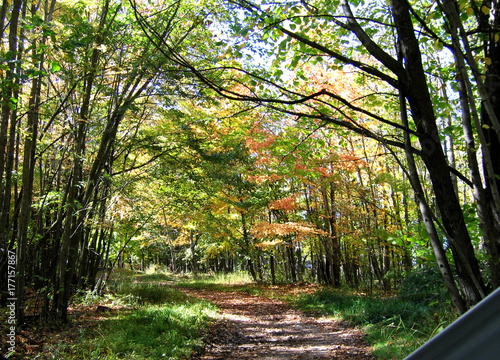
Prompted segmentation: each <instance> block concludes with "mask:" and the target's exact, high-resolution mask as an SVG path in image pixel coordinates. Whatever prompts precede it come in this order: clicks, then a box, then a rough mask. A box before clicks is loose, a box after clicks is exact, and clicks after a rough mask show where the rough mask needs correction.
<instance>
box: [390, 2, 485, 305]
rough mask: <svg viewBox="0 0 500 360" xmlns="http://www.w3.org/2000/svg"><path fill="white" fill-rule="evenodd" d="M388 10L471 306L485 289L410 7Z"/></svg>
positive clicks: (405, 88)
mask: <svg viewBox="0 0 500 360" xmlns="http://www.w3.org/2000/svg"><path fill="white" fill-rule="evenodd" d="M391 6H392V13H393V16H394V23H395V25H396V28H397V32H398V37H399V41H400V48H401V56H402V60H403V64H404V66H405V71H404V72H402V73H400V74H398V75H399V80H400V88H401V90H402V91H404V94H405V96H406V98H407V99H408V102H409V104H410V107H411V110H412V116H413V119H414V121H415V125H416V128H417V132H418V134H419V142H420V145H421V147H422V153H421V154H422V155H421V156H422V160H423V161H424V164H425V166H426V168H427V170H428V171H429V176H430V178H431V182H432V186H433V190H434V194H435V197H436V202H437V206H438V208H439V212H440V215H441V218H442V221H443V225H444V228H445V229H446V233H447V235H448V239H447V240H448V242H449V243H450V246H451V249H452V253H453V257H454V260H455V265H456V268H457V275H458V277H459V280H460V284H461V288H462V292H463V293H464V294H465V295H466V302H467V304H468V306H472V305H474V304H476V303H477V302H479V301H480V300H481V299H483V298H484V297H485V296H486V293H487V291H486V287H485V285H484V282H483V279H482V276H481V272H480V269H479V263H478V261H477V258H476V256H475V253H474V248H473V246H472V242H471V239H470V236H469V232H468V230H467V226H466V224H465V220H464V217H463V213H462V209H461V207H460V202H459V200H458V197H457V194H455V191H454V187H453V183H452V180H451V174H450V170H449V166H448V162H447V159H446V156H445V154H444V152H443V149H442V146H441V142H440V139H439V135H438V128H437V124H436V118H435V115H434V110H433V104H432V101H431V98H430V95H429V91H428V87H427V82H426V77H425V73H424V70H423V67H422V59H421V54H420V50H419V43H418V41H417V39H416V37H415V32H414V28H413V24H412V20H411V16H410V8H409V5H408V3H407V2H406V1H404V0H391Z"/></svg>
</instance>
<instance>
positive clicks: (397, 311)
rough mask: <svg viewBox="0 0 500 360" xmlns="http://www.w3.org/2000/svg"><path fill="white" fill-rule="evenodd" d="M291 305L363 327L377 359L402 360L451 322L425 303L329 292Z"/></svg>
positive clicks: (446, 314)
mask: <svg viewBox="0 0 500 360" xmlns="http://www.w3.org/2000/svg"><path fill="white" fill-rule="evenodd" d="M293 303H294V304H295V305H296V306H297V307H299V308H300V309H302V310H304V311H306V312H310V313H314V314H317V315H329V316H334V317H336V318H339V319H343V320H346V321H348V322H349V323H351V324H352V325H355V326H361V327H363V329H364V330H365V333H366V335H367V340H368V341H369V342H370V343H371V344H372V347H373V349H374V355H376V356H378V357H379V358H380V359H402V358H404V357H405V356H407V355H409V354H410V353H411V352H412V351H414V350H415V349H417V348H418V347H419V346H421V345H422V344H423V343H425V342H426V341H427V340H428V339H429V338H430V337H432V336H433V335H435V334H436V333H437V332H438V331H440V330H441V329H442V328H443V327H444V326H446V325H447V324H448V323H450V322H451V321H452V320H453V315H452V314H451V313H450V312H448V311H446V309H443V308H441V309H436V308H435V307H433V306H432V305H429V304H428V303H425V302H416V301H409V300H408V299H405V298H401V297H377V296H366V295H354V294H352V291H349V290H340V289H331V288H322V289H319V290H318V291H317V292H315V293H313V294H306V295H301V296H298V297H296V298H295V299H294V300H293ZM439 314H441V315H439Z"/></svg>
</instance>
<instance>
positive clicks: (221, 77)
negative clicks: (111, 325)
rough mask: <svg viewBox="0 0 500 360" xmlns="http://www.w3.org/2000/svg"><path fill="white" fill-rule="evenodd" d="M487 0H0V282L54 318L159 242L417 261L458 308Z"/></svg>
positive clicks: (185, 247)
mask: <svg viewBox="0 0 500 360" xmlns="http://www.w3.org/2000/svg"><path fill="white" fill-rule="evenodd" d="M499 6H500V5H499V4H498V3H497V2H493V1H489V0H487V1H482V2H477V1H456V0H447V1H440V0H438V1H436V2H426V1H423V2H422V1H421V2H413V1H405V0H390V1H387V2H380V1H348V0H326V1H325V0H321V1H276V2H251V1H245V0H239V1H238V0H235V1H217V0H203V1H184V0H178V1H160V0H155V1H153V0H141V1H139V0H129V1H112V0H102V1H94V0H85V1H78V2H74V1H56V0H43V1H29V0H11V1H7V0H4V1H3V2H2V5H1V9H0V20H1V26H0V31H1V34H0V38H1V40H2V48H1V50H0V51H1V60H2V63H1V67H0V78H1V91H2V99H1V101H2V102H1V120H0V121H1V123H0V177H1V182H0V251H1V254H0V255H1V257H0V273H1V276H2V279H8V281H2V282H1V284H2V285H1V286H2V289H1V292H2V302H4V303H5V302H6V299H7V298H9V297H14V296H13V295H14V293H15V298H16V299H17V302H16V306H17V319H18V321H19V322H20V323H22V322H23V321H24V318H25V316H26V314H27V313H29V314H30V315H36V316H40V317H41V318H43V319H50V318H55V319H58V320H63V321H65V320H67V308H68V304H69V301H70V299H71V297H72V295H73V294H74V293H75V292H77V291H78V290H82V289H90V290H92V291H94V292H96V293H100V292H101V291H102V289H103V288H104V286H105V285H106V281H107V279H108V277H109V274H110V273H111V271H112V270H113V269H114V268H117V267H124V266H127V267H130V268H131V269H133V270H142V269H144V268H145V267H147V266H148V265H149V264H159V265H163V266H166V267H168V269H169V270H170V271H172V272H176V273H177V272H193V273H197V272H209V271H211V272H231V271H236V270H245V271H248V272H249V273H250V274H251V277H252V278H253V280H254V281H256V282H268V283H272V284H276V283H298V282H302V281H308V282H315V283H321V284H328V285H331V286H335V287H340V286H344V285H347V286H350V287H353V288H356V289H359V288H361V289H369V290H370V291H372V290H373V289H379V290H384V291H389V290H392V289H394V288H397V287H398V286H399V285H400V284H401V283H402V282H403V281H404V279H406V278H407V277H408V276H410V275H411V274H415V273H419V272H422V273H425V272H432V273H435V274H439V276H440V278H441V279H442V282H441V284H442V285H440V286H441V287H442V288H443V289H446V291H447V292H448V294H449V296H450V299H451V302H452V304H453V306H454V308H455V309H456V311H457V313H458V314H462V313H464V312H465V311H467V309H468V308H470V307H471V306H473V305H474V304H476V303H477V302H479V301H480V300H481V299H483V298H484V297H485V296H486V295H487V294H488V293H489V292H491V291H492V290H493V289H495V288H497V287H498V286H499V284H500V264H499V261H500V258H499V257H500V254H499V250H500V248H499V241H500V217H499V215H500V194H499V191H498V188H499V186H500V177H499V175H500V157H499V156H498V154H499V152H500V142H499V139H500V137H499V132H500V122H499V120H498V119H499V116H500V103H499V102H498V101H497V98H498V96H500V86H498V85H499V84H500V78H499V75H500V42H499V40H500V29H499V25H498V22H499V21H500V19H499V11H500V7H499ZM495 154H497V155H495ZM14 252H15V255H16V261H15V266H14V265H13V264H11V263H10V262H9V254H10V253H14ZM13 266H14V267H15V276H13V275H12V274H13V273H11V270H13V269H12V267H13ZM9 274H11V275H9ZM11 280H12V282H13V281H15V286H14V284H11ZM32 293H34V294H36V296H35V297H29V296H26V294H32Z"/></svg>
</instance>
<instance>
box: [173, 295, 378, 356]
mask: <svg viewBox="0 0 500 360" xmlns="http://www.w3.org/2000/svg"><path fill="white" fill-rule="evenodd" d="M178 290H181V291H183V292H185V293H186V294H188V295H191V296H194V297H197V298H202V299H205V300H208V301H210V302H212V303H214V304H216V305H217V306H218V307H219V308H220V309H221V313H220V314H219V320H218V321H217V322H216V323H215V324H214V325H213V326H212V327H211V328H210V330H209V332H208V334H207V346H206V347H205V350H204V352H203V353H201V354H198V355H197V356H195V357H194V358H195V359H200V360H209V359H210V360H215V359H226V360H235V359H238V360H239V359H269V360H271V359H273V360H281V359H283V360H285V359H287V360H288V359H300V360H306V359H376V357H375V356H373V355H371V354H370V350H369V345H368V343H367V342H366V340H364V338H363V334H362V331H361V330H360V329H356V328H353V327H350V326H348V325H347V324H345V323H343V322H339V321H336V320H333V319H328V318H313V317H309V316H306V315H305V314H304V313H302V312H301V311H298V310H294V309H292V308H291V307H290V306H289V305H287V304H286V303H284V302H282V301H279V300H274V299H269V298H265V297H261V296H254V295H248V294H246V293H242V292H228V291H216V290H209V289H189V288H178Z"/></svg>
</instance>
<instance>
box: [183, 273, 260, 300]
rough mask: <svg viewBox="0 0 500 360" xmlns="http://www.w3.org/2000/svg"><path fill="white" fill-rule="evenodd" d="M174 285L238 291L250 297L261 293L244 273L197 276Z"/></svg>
mask: <svg viewBox="0 0 500 360" xmlns="http://www.w3.org/2000/svg"><path fill="white" fill-rule="evenodd" d="M176 285H177V286H180V287H187V288H191V289H211V290H219V291H240V292H245V293H248V294H251V295H258V294H259V293H260V292H261V289H260V287H259V286H257V285H256V284H255V283H253V281H252V279H251V278H250V276H249V275H248V274H247V273H245V272H236V273H230V274H210V275H197V276H193V277H191V278H185V279H180V280H178V281H177V282H176Z"/></svg>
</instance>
